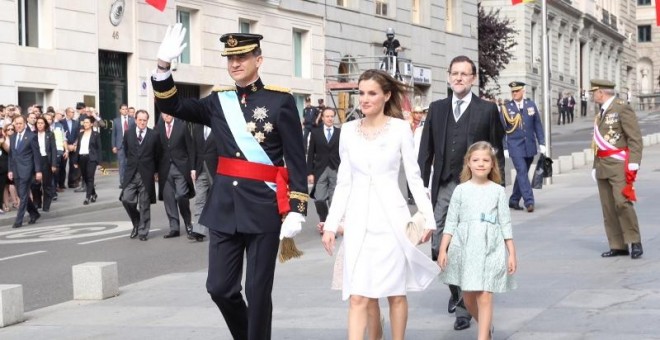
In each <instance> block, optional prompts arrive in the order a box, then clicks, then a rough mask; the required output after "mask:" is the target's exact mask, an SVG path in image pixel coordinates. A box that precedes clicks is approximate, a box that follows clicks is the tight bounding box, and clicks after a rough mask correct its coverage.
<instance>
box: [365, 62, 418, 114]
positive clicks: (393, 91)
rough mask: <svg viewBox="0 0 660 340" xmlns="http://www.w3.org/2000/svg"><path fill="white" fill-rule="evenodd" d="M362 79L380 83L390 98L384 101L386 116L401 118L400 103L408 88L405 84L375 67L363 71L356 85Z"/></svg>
mask: <svg viewBox="0 0 660 340" xmlns="http://www.w3.org/2000/svg"><path fill="white" fill-rule="evenodd" d="M363 80H373V81H375V82H376V83H378V85H380V88H381V89H382V90H383V93H389V94H390V99H389V100H388V101H387V102H385V108H384V110H383V111H384V113H385V115H386V116H390V117H394V118H399V119H403V113H402V112H401V103H402V102H403V96H404V95H405V93H406V91H407V90H408V87H407V86H406V85H404V84H403V83H401V82H399V81H398V80H396V79H394V78H393V77H392V76H391V75H389V73H387V72H385V71H382V70H375V69H372V70H366V71H364V73H362V75H360V79H359V80H358V85H359V84H360V82H361V81H363Z"/></svg>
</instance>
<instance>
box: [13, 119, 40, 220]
mask: <svg viewBox="0 0 660 340" xmlns="http://www.w3.org/2000/svg"><path fill="white" fill-rule="evenodd" d="M25 127H26V124H25V117H23V116H17V117H16V118H14V128H15V129H16V132H15V133H14V135H13V136H11V138H10V140H9V141H10V143H11V144H10V148H11V149H10V150H11V152H10V153H9V173H8V174H7V177H8V178H9V180H13V181H14V184H15V185H16V191H17V192H18V198H19V199H20V200H21V203H20V205H19V206H18V212H17V213H16V220H15V221H14V225H13V228H20V227H21V226H22V225H23V216H25V210H26V209H27V212H28V213H29V214H30V220H29V221H28V224H34V223H35V222H37V220H38V219H39V217H41V215H40V214H39V212H38V211H37V207H35V206H34V203H32V198H30V186H31V185H32V180H33V177H34V178H35V179H36V180H37V181H41V175H42V174H41V154H40V153H39V142H38V141H37V135H35V134H34V133H33V132H32V131H30V130H29V129H26V128H25ZM35 171H36V172H35Z"/></svg>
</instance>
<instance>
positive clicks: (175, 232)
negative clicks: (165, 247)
mask: <svg viewBox="0 0 660 340" xmlns="http://www.w3.org/2000/svg"><path fill="white" fill-rule="evenodd" d="M179 235H180V234H179V232H178V231H170V232H169V233H168V234H167V235H165V236H163V238H172V237H179Z"/></svg>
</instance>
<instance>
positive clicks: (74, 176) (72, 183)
mask: <svg viewBox="0 0 660 340" xmlns="http://www.w3.org/2000/svg"><path fill="white" fill-rule="evenodd" d="M76 156H77V153H76V152H73V151H69V158H68V159H66V160H64V159H63V160H62V162H61V163H60V175H59V183H57V185H58V186H59V187H60V188H64V181H65V180H66V179H68V183H67V184H68V186H69V188H75V187H76V184H77V183H76V182H77V181H79V180H80V171H79V170H78V169H76V168H75V167H74V166H73V164H74V163H75V159H76V158H77V157H76ZM67 163H68V164H69V174H68V176H67V172H66V165H67Z"/></svg>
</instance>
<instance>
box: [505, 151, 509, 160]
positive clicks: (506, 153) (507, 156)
mask: <svg viewBox="0 0 660 340" xmlns="http://www.w3.org/2000/svg"><path fill="white" fill-rule="evenodd" d="M504 158H509V150H504Z"/></svg>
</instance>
